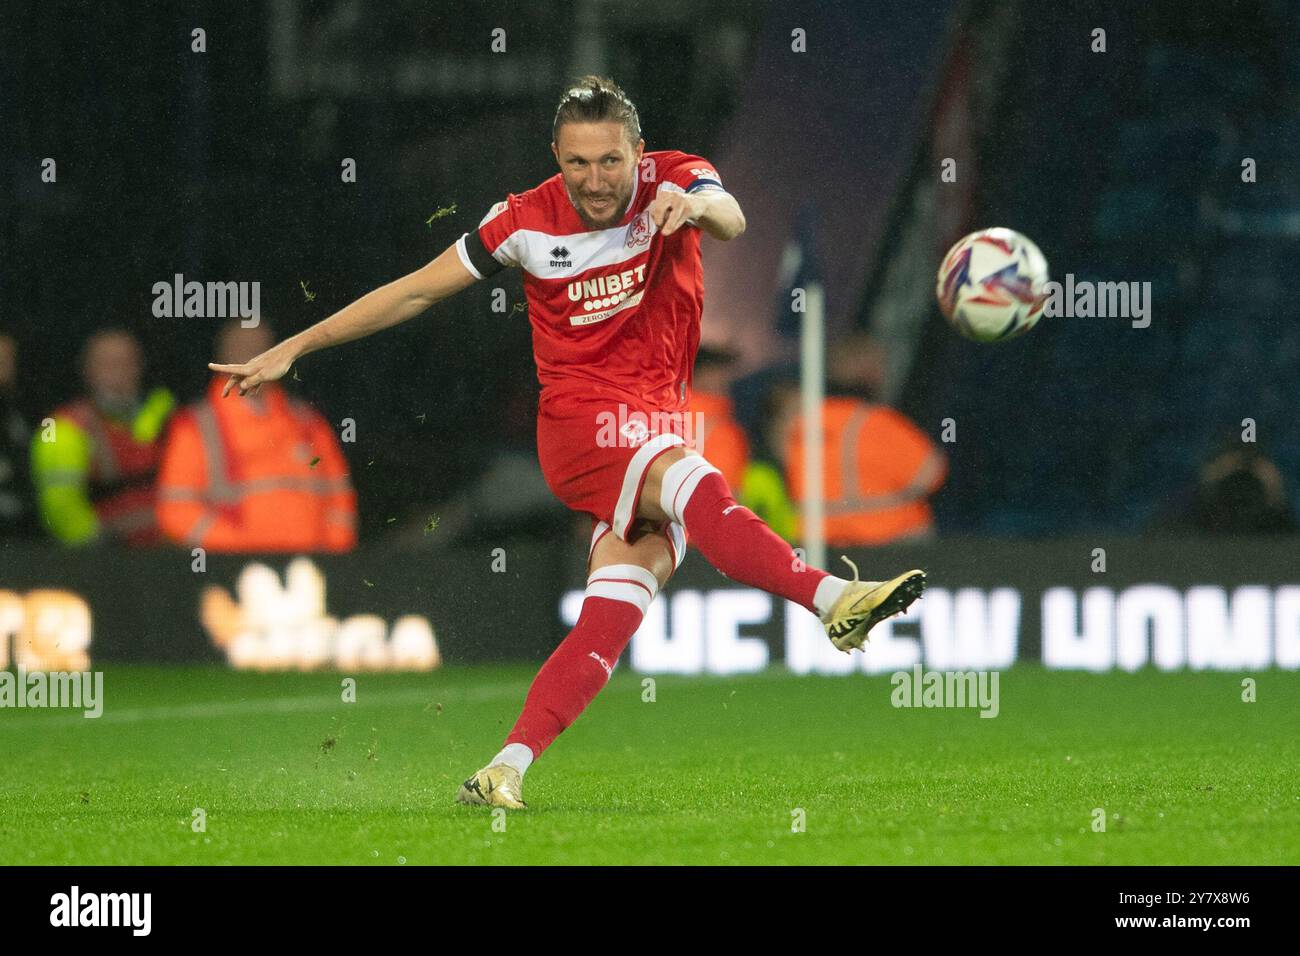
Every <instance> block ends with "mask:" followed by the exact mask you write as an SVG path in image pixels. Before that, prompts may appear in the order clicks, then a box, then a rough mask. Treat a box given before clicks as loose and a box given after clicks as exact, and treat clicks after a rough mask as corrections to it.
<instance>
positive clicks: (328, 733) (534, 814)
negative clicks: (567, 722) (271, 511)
mask: <svg viewBox="0 0 1300 956" xmlns="http://www.w3.org/2000/svg"><path fill="white" fill-rule="evenodd" d="M533 673H534V668H531V667H517V666H511V667H473V668H456V667H451V668H448V669H446V670H444V671H441V672H436V673H434V674H431V675H383V676H378V675H376V676H367V675H361V676H359V677H358V679H357V685H358V686H357V700H356V702H355V703H344V702H343V701H342V700H341V691H340V681H341V675H326V674H303V675H296V674H295V675H250V674H241V673H234V672H231V671H228V670H225V669H222V668H215V667H190V668H155V667H151V668H143V667H117V668H113V669H110V670H108V671H106V674H105V679H104V694H105V699H106V703H105V711H104V715H103V716H102V717H101V718H99V719H97V720H87V719H84V718H83V717H82V716H81V715H80V713H79V712H69V711H33V710H12V709H7V710H0V759H2V760H3V766H4V777H3V783H2V784H0V862H3V863H35V864H174V863H175V864H225V863H244V864H264V863H265V864H285V863H305V864H317V863H338V864H353V863H356V864H388V865H400V864H403V863H404V864H406V865H417V864H429V863H450V864H480V863H561V864H568V863H613V864H645V863H686V864H719V863H720V864H727V863H802V864H816V863H891V864H892V863H898V864H906V863H938V864H958V863H1005V864H1010V863H1034V864H1037V863H1068V864H1097V863H1100V864H1251V863H1268V864H1283V863H1286V864H1295V863H1298V862H1300V734H1298V733H1297V730H1300V674H1298V673H1294V672H1279V671H1267V672H1262V673H1259V674H1255V675H1252V676H1254V677H1255V679H1256V680H1257V682H1258V698H1259V699H1258V702H1257V703H1244V702H1243V701H1242V700H1241V677H1242V676H1243V675H1234V674H1219V673H1196V674H1192V673H1179V674H1161V673H1155V672H1141V673H1137V674H1106V675H1084V674H1073V673H1053V672H1046V671H1042V670H1039V669H1037V668H1034V667H1018V668H1015V669H1012V670H1009V671H1006V672H1004V673H1003V674H1002V679H1001V713H1000V715H999V716H998V717H997V718H995V719H983V718H980V717H979V716H978V713H977V712H976V711H975V710H937V709H929V710H922V709H895V708H894V707H892V706H891V704H890V693H891V689H892V688H891V686H890V683H889V680H888V677H864V676H853V677H843V678H817V677H793V676H790V675H789V674H787V673H786V672H784V671H783V670H781V669H772V670H769V671H768V672H766V673H763V674H760V675H754V676H747V677H736V678H674V677H660V678H658V679H657V681H656V687H655V697H656V699H655V701H654V702H653V703H647V702H643V700H642V696H643V691H642V685H641V678H640V677H638V676H637V675H633V674H631V673H629V672H627V671H626V669H625V668H620V669H619V671H618V672H617V673H616V674H615V676H614V679H613V680H612V682H611V683H610V685H609V686H608V687H607V688H606V689H605V690H604V691H603V692H602V694H601V695H600V697H598V698H597V700H596V702H595V703H594V704H593V705H592V707H591V708H590V709H589V710H588V711H587V713H586V714H584V715H583V717H582V718H581V719H580V720H579V721H578V722H577V723H576V724H575V725H574V726H573V727H571V728H570V729H569V730H568V731H567V732H566V733H565V734H563V735H562V736H561V737H560V739H559V740H558V741H557V742H556V743H555V744H554V746H553V747H552V748H551V750H550V751H548V752H547V753H546V754H545V755H544V756H543V757H542V759H541V760H540V761H538V762H537V763H536V764H535V765H534V766H533V768H532V769H531V770H530V771H529V773H528V776H527V779H526V780H525V785H524V795H525V799H526V800H528V801H529V803H530V805H531V806H530V809H529V810H527V811H521V812H518V813H510V814H508V815H507V816H505V818H504V824H505V829H504V832H502V831H501V830H500V827H501V825H502V821H501V820H500V819H494V817H493V815H492V813H491V811H488V810H486V809H484V808H470V807H461V806H458V805H456V804H454V803H453V802H452V797H453V795H454V793H455V791H456V787H457V785H458V784H459V783H460V781H461V780H462V779H464V778H465V777H466V776H468V775H469V774H470V773H471V772H472V771H474V770H475V769H477V768H478V767H479V766H480V765H481V764H482V763H484V762H485V761H486V759H487V758H489V757H490V756H491V755H492V754H494V753H495V752H496V750H497V749H498V747H499V746H500V743H501V740H502V738H503V737H504V735H505V733H506V731H507V730H508V729H509V727H510V725H511V724H512V723H513V721H514V718H515V715H516V713H517V711H518V708H519V707H520V705H521V703H522V701H523V696H524V693H525V691H526V689H527V686H528V682H529V681H530V680H531V678H532V675H533ZM200 808H201V809H202V810H203V812H204V814H205V816H206V830H205V831H204V832H195V831H194V828H193V823H194V819H195V817H194V811H195V810H196V809H200ZM1095 808H1104V810H1105V813H1106V832H1104V833H1098V832H1094V831H1093V829H1092V823H1093V819H1094V809H1095ZM799 810H802V811H803V814H802V816H803V819H804V824H805V828H804V831H803V832H794V830H795V826H794V825H795V824H796V823H797V822H798V817H799V815H798V814H797V813H796V811H799ZM499 816H500V815H498V817H499ZM494 823H495V824H496V828H495V829H494Z"/></svg>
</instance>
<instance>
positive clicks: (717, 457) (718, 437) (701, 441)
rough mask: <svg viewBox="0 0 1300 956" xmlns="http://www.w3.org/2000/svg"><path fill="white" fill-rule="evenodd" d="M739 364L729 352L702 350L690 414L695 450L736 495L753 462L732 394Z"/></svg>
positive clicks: (710, 349)
mask: <svg viewBox="0 0 1300 956" xmlns="http://www.w3.org/2000/svg"><path fill="white" fill-rule="evenodd" d="M735 360H736V356H735V354H734V353H733V352H731V351H729V350H727V349H723V348H716V347H712V346H707V345H702V346H700V349H699V352H698V353H697V354H696V356H695V374H694V376H693V378H692V382H691V404H690V408H689V410H688V411H689V412H690V414H691V418H690V427H691V429H692V430H693V432H694V434H693V435H692V438H693V441H694V444H695V448H696V449H697V450H698V451H699V453H700V454H701V455H703V456H704V457H705V459H706V460H707V461H708V462H709V463H710V464H711V465H713V466H714V467H715V468H717V469H718V470H719V471H720V472H722V477H723V478H725V479H726V480H727V484H728V485H730V486H731V488H732V491H733V492H736V491H739V490H740V486H741V483H742V482H743V480H744V476H745V465H746V464H747V463H748V461H749V440H748V439H747V438H746V437H745V430H744V429H743V428H741V427H740V425H738V424H737V423H736V420H735V418H734V417H733V408H732V402H731V398H730V396H729V394H728V392H729V390H730V386H731V368H732V366H733V364H734V363H735Z"/></svg>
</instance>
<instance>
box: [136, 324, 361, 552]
mask: <svg viewBox="0 0 1300 956" xmlns="http://www.w3.org/2000/svg"><path fill="white" fill-rule="evenodd" d="M274 344H275V338H274V336H273V335H272V333H271V330H270V328H269V327H268V326H267V324H266V323H265V322H262V323H259V324H258V325H257V326H254V327H252V328H244V327H242V326H241V325H240V322H239V320H238V319H234V320H231V321H230V322H229V323H227V324H226V325H225V326H223V327H222V329H221V332H220V334H219V335H218V340H217V347H216V352H217V356H218V358H217V361H218V362H221V363H229V364H236V363H240V362H247V361H248V360H249V359H251V358H252V357H253V356H255V355H257V354H259V353H261V352H264V351H266V350H267V349H269V348H270V347H271V346H272V345H274ZM227 378H228V377H227V376H224V375H219V376H216V377H215V378H213V380H212V383H211V384H210V385H209V386H208V393H207V396H206V397H205V398H204V399H203V400H201V401H199V402H196V403H194V404H192V405H188V406H186V407H185V408H184V409H182V410H181V411H180V412H178V413H177V414H176V417H175V419H174V420H173V421H172V425H171V428H170V429H169V430H168V434H167V442H166V447H165V449H164V451H163V459H162V466H161V469H160V471H159V476H158V523H159V524H160V525H161V527H162V530H163V532H164V534H166V536H167V537H168V538H170V539H171V540H172V541H175V542H177V543H178V544H183V545H185V546H186V547H203V548H206V549H208V550H210V551H262V552H268V551H349V550H351V549H352V548H353V547H355V546H356V542H357V531H356V523H357V514H356V495H355V493H354V492H353V490H352V482H351V480H350V479H349V477H348V467H347V462H346V460H345V459H344V457H343V451H342V449H341V448H340V446H339V441H338V438H337V437H336V436H335V434H334V429H333V428H331V427H330V424H329V422H327V421H326V420H325V419H324V417H322V416H321V415H320V414H319V413H318V412H316V411H315V410H313V409H312V408H310V407H309V406H308V405H306V404H305V403H304V402H301V401H299V400H297V399H295V398H290V397H289V396H288V395H287V394H285V392H284V390H283V389H282V388H281V387H280V385H279V384H278V383H269V384H266V385H262V386H261V387H260V388H259V389H257V391H256V394H248V395H242V396H241V395H240V394H239V393H238V392H232V393H231V394H230V395H229V396H227V397H226V398H222V397H221V391H222V389H223V388H224V387H225V384H226V381H227Z"/></svg>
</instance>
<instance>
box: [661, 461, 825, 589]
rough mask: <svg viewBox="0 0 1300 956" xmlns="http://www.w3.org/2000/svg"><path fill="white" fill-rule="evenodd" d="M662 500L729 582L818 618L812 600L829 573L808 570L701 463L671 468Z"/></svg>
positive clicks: (713, 471) (718, 476) (723, 481)
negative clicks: (801, 608) (780, 599)
mask: <svg viewBox="0 0 1300 956" xmlns="http://www.w3.org/2000/svg"><path fill="white" fill-rule="evenodd" d="M660 501H661V504H662V506H663V509H664V510H665V511H666V512H668V514H669V515H671V516H672V517H673V519H674V520H676V521H678V522H680V523H681V524H682V525H684V526H685V527H686V534H687V535H688V536H689V540H690V543H691V544H693V545H695V547H696V548H697V549H698V550H699V552H700V554H702V555H704V557H705V558H706V559H707V560H708V562H709V563H710V564H711V565H713V566H714V567H715V568H717V569H718V570H719V571H721V572H722V573H723V574H725V575H726V576H727V577H729V578H731V579H732V580H733V581H739V582H740V583H741V584H748V585H750V586H751V587H756V588H761V589H762V590H764V591H767V592H768V593H769V594H776V595H778V596H780V597H783V598H785V599H786V600H789V601H794V602H795V603H796V604H800V605H802V606H804V607H806V608H807V609H808V610H810V611H812V612H813V613H814V614H816V613H818V612H817V608H816V606H815V604H814V602H813V597H814V595H815V594H816V593H817V585H818V584H820V583H821V581H822V579H823V578H825V577H828V575H827V573H826V572H825V571H822V570H820V569H818V568H813V567H809V566H808V565H806V564H805V563H804V562H803V561H801V560H800V559H799V558H798V556H797V555H796V554H795V553H794V550H793V549H792V548H791V547H790V545H789V544H787V543H786V542H785V540H784V539H783V538H782V537H781V536H780V535H778V534H777V533H776V532H775V531H773V530H772V529H771V528H769V527H768V526H767V524H766V523H765V522H764V521H763V520H762V519H761V518H759V517H758V515H756V514H754V512H752V511H750V510H749V509H748V508H746V507H745V506H744V505H738V504H736V499H735V498H733V497H732V496H731V489H730V488H728V487H727V482H726V479H724V478H723V477H722V475H721V474H720V473H719V472H718V470H717V469H716V468H714V467H713V466H712V465H710V464H709V463H708V462H707V461H705V460H704V459H703V458H701V457H699V456H698V455H687V456H686V457H685V458H683V459H682V460H681V461H679V462H676V463H675V464H673V465H672V466H671V467H670V468H669V469H668V471H667V472H666V473H665V474H664V480H663V491H662V494H661V499H660Z"/></svg>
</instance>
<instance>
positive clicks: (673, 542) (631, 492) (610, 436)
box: [537, 397, 692, 565]
mask: <svg viewBox="0 0 1300 956" xmlns="http://www.w3.org/2000/svg"><path fill="white" fill-rule="evenodd" d="M691 437H692V431H691V420H690V418H689V416H688V413H687V412H686V411H684V410H683V411H676V412H666V411H658V410H654V409H650V408H647V407H644V406H638V405H634V404H631V403H628V402H625V401H619V400H617V399H610V398H598V397H591V398H586V397H584V398H568V397H565V398H563V399H557V400H555V401H552V402H549V403H546V404H544V405H543V406H542V409H541V411H540V412H539V413H538V416H537V460H538V462H539V463H540V465H541V467H542V475H543V476H544V477H545V479H546V484H547V485H548V486H549V487H550V489H551V491H552V492H554V494H555V496H556V497H557V498H559V499H560V501H562V502H563V503H564V504H565V505H566V506H567V507H569V508H571V509H572V510H574V511H579V512H584V513H586V514H589V515H591V517H592V520H593V522H594V523H595V527H594V529H593V532H592V539H591V547H592V548H593V549H594V548H595V546H596V542H597V541H598V540H600V537H601V536H602V535H604V534H605V533H607V532H609V531H611V530H612V531H613V532H614V534H615V535H616V536H618V537H619V538H621V539H623V540H624V541H627V542H629V543H630V542H632V541H635V540H636V539H637V538H638V537H639V536H640V535H641V534H643V533H645V532H646V531H653V532H657V533H662V534H664V535H665V536H666V537H667V538H668V542H669V544H670V546H671V547H672V549H673V558H674V562H675V563H676V564H678V565H680V564H681V561H682V558H683V557H684V556H685V550H686V538H685V532H684V529H683V528H682V527H681V525H678V524H676V523H675V522H667V521H662V522H658V523H655V522H651V521H648V520H645V519H639V518H637V516H636V512H637V507H638V505H639V504H640V500H641V491H642V487H643V486H644V484H645V478H646V472H647V471H648V470H649V468H650V465H651V464H652V463H653V462H654V461H655V459H657V458H659V457H660V456H661V455H663V454H665V453H666V452H668V451H669V450H670V449H673V448H676V447H679V446H688V445H689V444H690V439H691ZM588 554H589V555H590V552H588Z"/></svg>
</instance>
